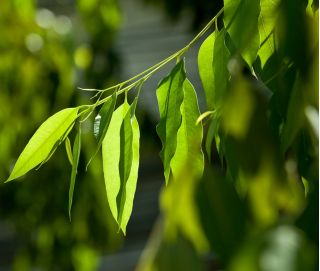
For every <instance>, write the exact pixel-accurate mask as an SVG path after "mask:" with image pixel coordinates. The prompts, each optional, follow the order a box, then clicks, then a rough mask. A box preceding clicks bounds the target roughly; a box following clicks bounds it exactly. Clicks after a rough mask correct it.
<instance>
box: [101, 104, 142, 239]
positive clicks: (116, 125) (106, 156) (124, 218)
mask: <svg viewBox="0 0 320 271" xmlns="http://www.w3.org/2000/svg"><path fill="white" fill-rule="evenodd" d="M133 104H134V103H133ZM132 107H133V105H131V108H132ZM129 108H130V107H129V105H128V104H127V103H124V104H122V105H121V106H120V107H118V108H117V109H116V110H115V111H114V113H113V115H112V118H111V122H110V125H109V129H108V131H107V133H106V135H105V137H104V139H103V142H102V158H103V172H104V179H105V185H106V192H107V198H108V203H109V206H110V210H111V213H112V215H113V217H114V219H115V220H116V221H117V222H118V224H119V227H120V228H121V230H122V231H123V233H124V234H125V232H126V226H127V223H128V220H129V218H130V215H131V212H132V205H133V198H134V193H135V190H136V183H137V178H138V167H139V138H140V132H139V125H138V122H137V119H136V117H135V116H131V122H132V123H131V125H132V147H131V148H132V162H131V169H130V173H129V176H128V178H127V181H126V184H125V185H123V182H122V180H121V178H120V165H119V163H120V160H121V159H124V158H120V156H121V146H120V142H121V141H123V140H121V139H120V130H121V126H122V123H123V120H124V118H125V117H126V114H127V112H128V110H129ZM132 111H133V110H132ZM132 111H131V114H132ZM122 168H124V167H123V166H122ZM121 175H122V176H123V173H121ZM121 185H122V186H123V189H124V192H123V193H124V194H123V196H122V197H121V201H120V203H121V204H120V207H121V208H122V210H121V216H119V213H120V210H119V208H118V204H117V197H118V194H119V193H120V188H121ZM120 196H121V195H120ZM118 202H119V200H118ZM118 218H121V220H119V219H118Z"/></svg>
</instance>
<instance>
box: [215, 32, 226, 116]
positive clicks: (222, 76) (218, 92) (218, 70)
mask: <svg viewBox="0 0 320 271" xmlns="http://www.w3.org/2000/svg"><path fill="white" fill-rule="evenodd" d="M225 36H226V30H225V29H224V28H223V29H221V30H220V32H219V33H218V34H217V38H216V40H215V42H214V48H213V60H212V64H211V65H212V70H213V78H212V79H211V80H212V81H213V83H214V89H213V98H214V100H213V103H214V105H215V109H216V111H217V112H216V113H217V114H219V111H218V110H219V109H220V107H221V102H222V101H223V98H224V96H225V94H226V91H227V86H228V81H229V77H230V75H229V71H228V68H227V67H228V62H229V59H230V52H229V50H228V48H227V46H226V44H225Z"/></svg>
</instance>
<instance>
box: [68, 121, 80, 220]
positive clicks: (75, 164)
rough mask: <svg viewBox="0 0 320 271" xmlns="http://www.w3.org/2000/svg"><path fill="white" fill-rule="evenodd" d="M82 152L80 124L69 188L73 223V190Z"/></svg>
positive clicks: (74, 147)
mask: <svg viewBox="0 0 320 271" xmlns="http://www.w3.org/2000/svg"><path fill="white" fill-rule="evenodd" d="M80 151H81V126H80V124H79V128H78V132H77V135H76V138H75V140H74V144H73V149H72V171H71V179H70V188H69V219H70V221H71V207H72V199H73V190H74V184H75V182H76V176H77V170H78V164H79V157H80Z"/></svg>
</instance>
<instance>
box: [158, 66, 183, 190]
mask: <svg viewBox="0 0 320 271" xmlns="http://www.w3.org/2000/svg"><path fill="white" fill-rule="evenodd" d="M185 78H186V73H185V70H184V61H183V60H181V61H180V62H179V63H178V64H177V65H176V66H175V67H174V68H173V70H172V71H171V72H170V74H169V75H168V76H166V77H165V78H164V79H163V80H162V81H161V82H160V83H159V86H158V89H157V99H158V105H159V112H160V122H159V124H158V125H157V133H158V135H159V137H160V139H161V142H162V150H161V153H160V156H161V159H162V162H163V167H164V176H165V180H166V184H168V181H169V177H170V172H171V169H170V164H171V159H172V157H173V155H174V153H175V151H176V147H177V132H178V129H179V127H180V125H181V112H180V106H181V103H182V100H183V83H184V80H185Z"/></svg>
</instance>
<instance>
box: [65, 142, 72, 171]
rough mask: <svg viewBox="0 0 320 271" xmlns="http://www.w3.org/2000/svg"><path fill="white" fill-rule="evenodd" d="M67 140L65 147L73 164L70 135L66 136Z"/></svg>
mask: <svg viewBox="0 0 320 271" xmlns="http://www.w3.org/2000/svg"><path fill="white" fill-rule="evenodd" d="M64 142H65V147H66V153H67V156H68V160H69V162H70V165H71V166H72V163H73V158H72V150H71V143H70V139H69V137H67V138H66V140H65V141H64Z"/></svg>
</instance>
